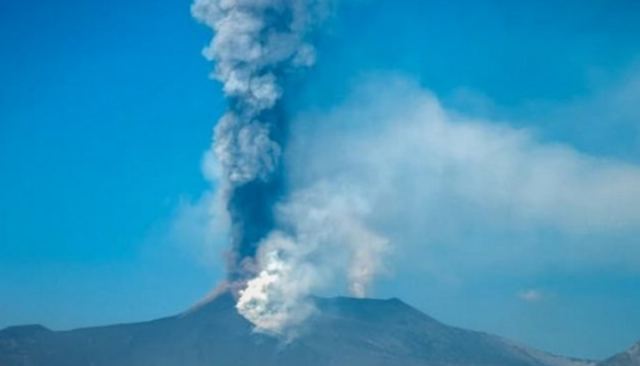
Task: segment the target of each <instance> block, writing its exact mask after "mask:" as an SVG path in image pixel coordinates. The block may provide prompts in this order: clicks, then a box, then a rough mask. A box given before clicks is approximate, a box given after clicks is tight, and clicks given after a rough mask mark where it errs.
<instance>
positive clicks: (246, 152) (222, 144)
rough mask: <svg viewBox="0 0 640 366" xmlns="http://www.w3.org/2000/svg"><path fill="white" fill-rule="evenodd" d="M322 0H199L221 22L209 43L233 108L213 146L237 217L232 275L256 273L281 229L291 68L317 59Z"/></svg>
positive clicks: (205, 13) (203, 14)
mask: <svg viewBox="0 0 640 366" xmlns="http://www.w3.org/2000/svg"><path fill="white" fill-rule="evenodd" d="M321 5H322V4H321V2H320V1H319V0H196V1H195V2H194V3H193V5H192V9H191V10H192V14H193V16H194V17H195V18H196V19H198V20H199V21H201V22H203V23H205V24H206V25H208V26H209V27H211V28H212V29H213V31H214V32H215V33H214V36H213V38H212V40H211V43H210V45H209V46H208V47H207V48H205V50H204V55H205V57H206V58H207V59H209V60H212V61H215V63H216V67H215V71H214V72H213V74H212V76H213V77H214V78H216V79H217V80H219V81H220V82H221V83H222V84H223V90H224V93H225V95H226V97H227V100H228V111H227V113H226V114H225V115H224V116H223V117H222V118H221V119H220V121H219V122H218V124H217V126H216V128H215V131H214V143H213V147H212V150H213V153H214V156H215V158H216V160H217V163H218V164H219V167H220V169H219V170H220V177H219V183H220V184H221V186H222V188H221V189H222V192H223V199H224V200H225V202H226V208H227V211H228V213H229V217H230V223H231V236H232V238H231V240H232V249H231V251H230V253H229V263H228V267H229V268H228V277H229V279H230V280H231V281H238V280H246V279H247V278H248V277H250V276H251V275H252V272H253V270H252V267H253V258H254V256H255V254H256V250H257V245H258V243H259V242H260V240H262V239H263V238H264V237H266V235H267V234H268V233H269V232H270V231H271V230H272V229H273V225H274V218H273V214H272V208H273V205H274V203H275V202H276V201H277V200H278V199H279V198H280V197H281V195H282V192H283V179H282V168H281V164H280V158H281V154H282V150H283V145H284V143H285V141H286V133H287V118H286V116H285V114H284V113H283V108H282V105H281V103H280V101H281V98H282V96H283V94H284V91H283V84H284V81H285V80H284V79H285V78H286V75H287V72H288V71H290V70H291V69H294V68H298V67H305V66H310V65H312V64H313V63H314V62H315V50H314V48H313V47H312V46H311V45H309V44H308V43H306V42H305V36H306V33H307V32H308V30H309V28H310V27H311V26H312V25H313V24H314V22H315V18H317V16H318V15H319V14H320V9H321V8H322V6H321Z"/></svg>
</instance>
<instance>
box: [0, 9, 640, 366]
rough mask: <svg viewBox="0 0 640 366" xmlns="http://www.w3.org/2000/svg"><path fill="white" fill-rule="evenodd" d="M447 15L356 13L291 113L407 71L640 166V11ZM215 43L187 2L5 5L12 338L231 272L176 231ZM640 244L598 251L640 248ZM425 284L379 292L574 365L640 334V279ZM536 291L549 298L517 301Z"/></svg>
mask: <svg viewBox="0 0 640 366" xmlns="http://www.w3.org/2000/svg"><path fill="white" fill-rule="evenodd" d="M453 3H454V2H450V1H422V0H419V1H418V0H415V1H413V0H406V1H400V2H396V1H393V2H390V1H382V0H361V1H348V0H345V1H343V2H342V4H341V5H340V6H339V7H338V9H337V11H336V14H335V16H334V18H333V19H332V20H331V21H330V22H329V23H328V25H327V26H326V29H324V30H323V31H324V34H323V35H321V36H319V39H318V40H317V42H318V55H319V58H318V63H317V65H316V66H315V68H314V69H312V70H311V71H310V73H309V77H308V81H307V83H306V84H305V87H304V88H303V90H300V92H299V93H296V98H295V100H293V101H292V102H291V104H290V105H291V108H292V109H300V110H302V109H305V108H315V109H325V108H331V107H332V106H335V105H337V104H339V103H340V102H341V101H342V100H343V99H344V98H345V97H346V95H347V94H348V93H349V89H350V88H351V86H352V84H353V80H355V79H357V78H358V77H360V76H361V75H364V74H370V73H378V72H393V73H402V74H404V75H409V76H410V77H411V78H413V79H415V80H417V82H418V83H419V84H420V85H421V86H422V87H424V88H427V89H430V90H431V91H433V92H434V93H435V94H436V95H438V96H439V97H440V99H441V100H442V101H443V103H444V104H445V105H447V106H451V108H456V109H458V110H461V111H464V112H466V113H470V114H476V115H478V116H481V117H483V118H492V119H497V120H509V121H511V122H510V124H512V125H513V127H524V128H529V129H534V130H535V131H536V134H537V135H539V136H540V139H541V140H543V141H553V142H559V143H563V144H567V145H569V146H572V147H573V148H574V149H575V150H577V151H580V152H582V153H584V154H589V155H590V156H594V157H598V158H605V159H614V160H616V161H622V162H627V163H629V164H639V163H640V137H639V133H640V119H638V116H640V112H639V109H638V108H640V107H638V103H634V102H633V101H634V100H640V87H638V85H640V84H638V83H636V84H632V85H627V84H628V82H629V80H631V81H633V80H640V67H639V66H640V63H639V62H640V43H639V42H638V39H640V2H637V1H632V0H629V1H563V2H561V4H558V2H557V1H517V2H514V1H497V0H496V1H459V2H455V4H453ZM209 37H210V34H209V33H208V30H207V29H206V28H204V27H202V26H200V25H198V24H196V22H195V21H194V20H193V19H192V18H191V16H190V14H189V2H188V1H177V0H176V1H169V0H155V1H151V0H143V1H123V0H113V1H110V2H99V1H86V0H58V1H51V0H42V1H38V2H25V1H3V2H2V3H0V59H1V60H2V67H0V85H2V88H0V182H1V183H0V184H1V185H0V188H1V189H0V327H3V326H7V325H12V324H22V323H42V324H45V325H47V326H50V327H52V328H57V329H64V328H71V327H78V326H87V325H96V324H106V323H111V322H124V321H135V320H145V319H150V318H154V317H159V316H164V315H168V314H171V313H175V312H178V311H181V310H183V309H185V308H187V307H188V306H190V305H191V304H193V303H194V302H196V301H197V300H198V299H200V298H201V297H202V296H203V295H204V294H205V293H206V292H208V291H209V289H210V288H211V287H212V286H213V285H214V284H215V283H216V281H217V280H218V279H219V278H220V276H221V270H222V268H221V265H222V262H221V261H218V262H213V264H212V263H211V262H207V263H202V261H200V260H199V259H198V258H195V257H196V256H197V254H196V255H194V252H193V251H191V250H188V249H185V248H183V247H182V246H181V245H179V243H178V244H176V243H175V242H174V240H165V238H163V237H164V235H165V233H166V231H167V230H166V227H167V226H168V225H170V222H171V221H172V220H173V218H174V217H175V214H176V211H177V210H178V208H179V207H180V202H183V201H185V200H187V201H189V200H195V199H197V198H198V197H199V195H200V194H202V192H203V191H205V190H206V189H207V188H208V184H207V183H206V182H205V180H204V178H203V177H202V173H201V171H200V165H201V159H202V154H203V152H204V151H205V150H206V149H207V148H208V145H209V143H210V139H211V128H212V125H213V123H214V122H215V120H216V118H217V116H219V115H220V113H221V112H222V111H223V108H224V102H223V100H222V97H221V95H220V92H219V91H218V85H217V84H216V83H214V82H212V81H211V80H209V79H208V78H207V74H208V73H209V71H210V69H211V66H210V65H209V64H208V63H207V62H206V61H205V60H204V59H203V58H202V57H201V55H200V50H201V49H202V47H203V46H204V45H205V44H206V42H207V41H208V39H209ZM618 90H623V91H624V94H623V97H620V98H618V99H622V101H618V99H616V102H615V103H614V102H611V103H607V102H606V100H608V99H607V95H608V94H607V93H608V92H607V91H610V93H613V94H615V93H616V91H618ZM634 93H635V94H634ZM461 95H462V96H465V95H466V96H467V97H461ZM469 95H471V96H473V97H469ZM616 95H617V94H616ZM625 98H626V99H625ZM602 100H605V101H602ZM584 105H587V106H586V107H584V108H583V107H582V106H584ZM611 105H615V106H617V107H619V108H616V109H615V110H613V111H612V110H609V109H607V106H611ZM599 106H601V107H599ZM634 108H636V109H634ZM567 116H571V117H570V118H568V117H567ZM637 233H638V231H637V230H636V231H634V232H632V233H620V234H619V235H614V236H608V237H606V238H604V239H602V240H617V241H621V242H625V243H628V245H629V246H635V247H637V246H638V245H640V243H638V241H637V239H635V238H637V236H635V234H637ZM549 237H550V239H549V240H564V239H562V238H560V239H556V238H554V237H553V234H549ZM505 238H506V239H505ZM495 240H498V241H499V240H509V239H508V236H504V235H502V236H501V235H499V234H496V237H495ZM594 240H596V239H594ZM636 263H637V262H636ZM420 276H421V275H420V274H415V273H414V274H413V275H411V274H406V273H405V274H403V275H402V276H399V277H398V278H396V279H386V280H385V281H384V283H383V284H382V285H381V286H380V295H382V296H399V297H402V298H405V299H406V300H407V301H409V302H411V303H412V304H414V305H416V306H417V307H419V308H421V309H422V310H425V311H426V312H428V313H430V314H431V315H433V316H435V317H437V318H440V319H441V320H443V321H446V322H448V323H452V324H455V325H460V326H465V327H472V328H476V329H482V330H485V331H489V332H495V333H498V334H501V335H505V336H509V337H513V338H515V339H517V340H519V341H523V342H526V343H528V344H531V345H534V346H538V347H542V348H544V349H549V350H553V351H556V352H561V353H567V354H571V355H578V356H589V357H603V356H605V355H608V354H611V353H613V352H615V351H618V350H621V349H623V348H625V347H626V346H627V345H628V344H630V343H631V342H633V341H635V340H637V339H640V311H638V310H637V309H640V291H639V289H640V274H639V272H637V271H633V270H621V269H618V268H615V266H610V267H607V266H599V267H597V268H592V269H589V268H587V269H586V270H585V269H582V270H580V271H575V272H571V271H562V270H558V269H557V268H553V269H551V270H549V271H537V272H536V273H535V275H526V276H525V275H518V276H515V275H514V276H511V277H510V276H508V275H507V276H505V275H504V274H487V275H485V276H481V277H478V278H477V279H476V280H475V281H476V282H474V281H470V282H469V283H468V284H467V285H465V286H463V287H460V288H459V289H458V290H450V289H443V288H444V287H443V286H440V285H438V284H436V283H435V282H437V281H435V280H434V279H422V278H421V277H420ZM523 287H535V288H536V289H542V291H544V292H545V293H550V294H553V296H550V298H549V299H546V300H547V301H544V302H536V301H522V299H519V298H517V296H514V293H516V292H518V291H520V290H521V289H522V288H523ZM423 289H424V290H423ZM427 292H428V294H427ZM523 297H525V296H523ZM533 297H535V296H533Z"/></svg>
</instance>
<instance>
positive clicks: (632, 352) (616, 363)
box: [598, 342, 640, 366]
mask: <svg viewBox="0 0 640 366" xmlns="http://www.w3.org/2000/svg"><path fill="white" fill-rule="evenodd" d="M598 366H640V342H638V343H636V344H635V345H633V346H632V347H631V348H629V349H628V350H626V351H625V352H622V353H618V354H617V355H615V356H613V357H611V358H609V359H606V360H604V361H602V362H600V363H599V364H598Z"/></svg>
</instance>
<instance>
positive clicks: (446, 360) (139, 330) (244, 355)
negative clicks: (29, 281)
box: [0, 295, 635, 366]
mask: <svg viewBox="0 0 640 366" xmlns="http://www.w3.org/2000/svg"><path fill="white" fill-rule="evenodd" d="M316 305H317V308H318V310H319V311H318V313H317V314H316V316H314V317H313V319H311V320H310V321H309V324H308V326H307V327H306V328H304V329H303V330H302V331H301V335H300V336H299V337H298V338H296V339H295V340H294V341H292V342H289V343H283V342H281V341H279V340H278V339H275V338H273V337H269V336H266V335H262V334H257V333H254V332H253V331H252V327H251V324H250V323H249V322H247V321H246V320H245V319H244V318H242V317H241V316H239V315H238V314H237V313H236V311H235V308H234V301H233V298H232V297H231V296H230V295H223V296H219V297H217V298H216V299H215V300H213V301H211V302H209V303H207V304H205V305H203V306H201V307H199V308H197V309H195V310H193V311H190V312H187V313H185V314H181V315H178V316H174V317H169V318H164V319H159V320H155V321H151V322H144V323H136V324H122V325H113V326H107V327H95V328H85V329H77V330H72V331H62V332H53V331H50V330H48V329H46V328H43V327H40V326H26V327H13V328H8V329H5V330H3V331H1V332H0V365H2V366H27V365H29V366H89V365H91V366H102V365H109V366H200V365H225V366H226V365H229V366H230V365H238V366H240V365H242V366H251V365H281V366H289V365H291V366H294V365H295V366H298V365H305V366H324V365H336V366H338V365H345V366H346V365H349V366H360V365H368V366H369V365H370V366H378V365H379V366H383V365H385V366H386V365H389V366H391V365H393V366H405V365H406V366H414V365H415V366H418V365H432V366H445V365H447V366H456V365H460V366H462V365H476V366H483V365H487V366H489V365H491V366H496V365H504V366H564V365H572V366H581V365H582V364H581V363H580V362H578V361H571V360H568V359H564V358H560V357H556V356H553V355H549V354H546V353H543V352H540V351H532V350H529V349H527V348H524V347H518V346H515V345H514V344H512V343H510V342H508V341H505V340H503V339H501V338H499V337H496V336H492V335H488V334H484V333H480V332H473V331H468V330H463V329H459V328H454V327H449V326H447V325H444V324H442V323H440V322H438V321H436V320H434V319H432V318H430V317H428V316H427V315H425V314H423V313H421V312H419V311H418V310H416V309H414V308H412V307H410V306H408V305H406V304H404V303H403V302H401V301H399V300H396V299H391V300H368V299H367V300H361V299H350V298H334V299H316ZM634 365H635V364H634ZM616 366H617V365H616Z"/></svg>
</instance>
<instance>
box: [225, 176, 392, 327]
mask: <svg viewBox="0 0 640 366" xmlns="http://www.w3.org/2000/svg"><path fill="white" fill-rule="evenodd" d="M369 211H370V207H369V206H368V203H367V202H366V200H364V199H362V198H361V197H359V196H358V194H357V192H354V191H351V190H348V189H346V187H342V186H339V185H335V184H329V183H326V182H325V183H319V184H316V185H315V186H313V187H311V188H309V189H306V190H302V191H299V192H297V193H294V194H293V195H292V196H291V198H290V200H288V201H287V202H285V203H283V204H282V205H281V206H280V207H279V208H278V218H279V219H280V220H281V223H280V224H281V225H282V227H287V228H288V229H289V232H290V234H286V233H284V232H281V231H274V232H273V233H272V234H271V235H270V236H269V237H268V238H266V239H265V240H264V242H263V243H262V244H261V245H260V250H259V254H258V258H257V263H258V266H259V268H260V272H259V274H258V276H257V277H256V278H254V279H252V280H250V281H249V282H248V286H247V288H246V289H245V290H243V291H241V296H240V299H239V301H238V304H237V307H238V310H239V311H240V313H241V314H243V315H244V316H245V317H246V318H247V319H249V320H250V321H252V322H253V323H254V324H255V325H256V327H257V329H258V330H262V331H266V332H273V333H278V334H285V335H287V336H292V335H294V334H295V332H296V326H297V325H299V324H300V323H301V322H302V321H303V320H305V319H306V318H307V317H308V316H309V315H311V314H312V313H313V309H314V308H313V304H312V302H311V301H310V299H309V298H308V296H309V295H310V294H311V293H315V292H317V291H322V290H325V289H327V288H328V287H330V286H331V285H334V284H336V283H339V282H341V281H345V280H346V284H345V285H346V286H348V288H349V290H350V292H351V294H352V295H354V296H359V297H363V296H365V294H366V291H367V289H368V287H369V286H370V283H371V281H372V279H373V278H374V276H375V275H376V274H378V273H379V272H381V271H382V270H383V268H384V267H383V266H382V261H381V257H382V255H383V254H384V253H385V252H386V251H387V250H388V241H387V239H386V238H384V237H381V236H380V235H378V234H377V233H375V232H373V231H371V230H370V229H368V228H367V225H366V223H365V222H364V217H366V216H367V215H369V214H370V212H369Z"/></svg>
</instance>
